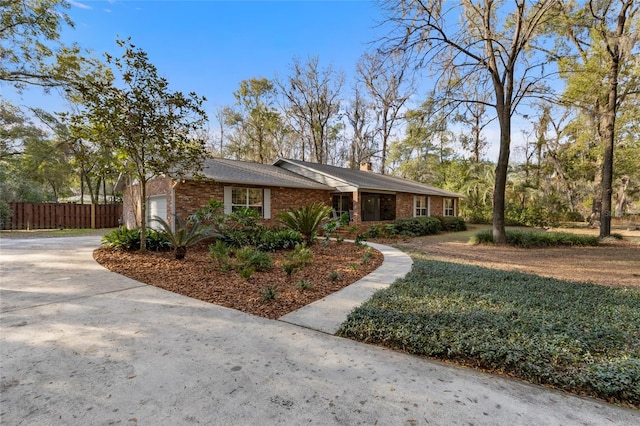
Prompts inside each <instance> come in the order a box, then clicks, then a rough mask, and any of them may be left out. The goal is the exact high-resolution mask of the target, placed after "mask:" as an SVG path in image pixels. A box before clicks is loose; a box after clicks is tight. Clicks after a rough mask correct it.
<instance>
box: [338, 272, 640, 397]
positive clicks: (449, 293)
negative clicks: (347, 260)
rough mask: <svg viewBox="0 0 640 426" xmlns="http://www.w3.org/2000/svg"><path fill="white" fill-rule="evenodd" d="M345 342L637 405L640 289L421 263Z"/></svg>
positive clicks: (344, 329) (361, 317)
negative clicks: (457, 362) (453, 362)
mask: <svg viewBox="0 0 640 426" xmlns="http://www.w3.org/2000/svg"><path fill="white" fill-rule="evenodd" d="M338 334H339V335H341V336H344V337H350V338H353V339H357V340H361V341H363V342H367V343H373V344H383V345H385V346H388V347H391V348H395V349H399V350H402V351H407V352H409V353H413V354H418V355H425V356H429V357H437V358H442V359H450V360H461V361H463V362H471V363H473V364H474V365H477V366H478V367H480V368H483V369H488V370H494V371H501V372H505V373H507V374H510V375H514V376H517V377H520V378H522V379H524V380H527V381H531V382H533V383H540V384H546V385H551V386H555V387H559V388H563V389H566V390H569V391H573V392H577V393H581V394H582V393H584V394H589V395H593V396H595V397H599V398H604V399H615V400H618V401H622V402H627V403H631V404H635V405H638V404H640V386H639V385H638V384H639V383H640V381H639V378H640V291H639V290H637V289H630V288H610V287H605V286H598V285H592V284H588V283H576V282H567V281H561V280H556V279H552V278H543V277H539V276H536V275H530V274H524V273H519V272H509V271H498V270H492V269H488V268H482V267H477V266H469V265H462V264H456V263H448V262H438V261H431V260H429V261H418V262H416V263H415V264H414V267H413V270H412V272H411V273H409V274H408V275H407V276H406V277H405V278H404V279H401V280H398V281H396V282H395V283H394V284H392V285H391V287H389V288H388V289H386V290H382V291H379V292H377V293H376V294H375V295H374V296H373V297H372V298H371V299H370V300H369V301H368V302H366V303H365V304H363V305H362V306H361V307H359V308H357V309H355V310H354V311H353V312H352V313H351V314H350V315H349V317H348V319H347V321H346V322H345V323H344V324H342V326H341V328H340V330H339V332H338Z"/></svg>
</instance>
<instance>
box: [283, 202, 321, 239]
mask: <svg viewBox="0 0 640 426" xmlns="http://www.w3.org/2000/svg"><path fill="white" fill-rule="evenodd" d="M329 213H331V206H327V205H326V204H324V203H312V204H309V205H308V206H305V207H301V208H299V209H297V210H289V211H286V212H280V213H279V214H278V219H279V220H280V222H281V223H282V224H283V225H284V226H286V227H287V228H290V229H293V230H294V231H298V232H300V234H302V236H303V238H304V240H305V242H306V243H307V244H308V245H311V244H313V242H314V241H315V239H316V236H317V234H318V230H319V229H320V226H321V225H322V222H323V221H324V220H325V219H326V218H327V217H328V216H329Z"/></svg>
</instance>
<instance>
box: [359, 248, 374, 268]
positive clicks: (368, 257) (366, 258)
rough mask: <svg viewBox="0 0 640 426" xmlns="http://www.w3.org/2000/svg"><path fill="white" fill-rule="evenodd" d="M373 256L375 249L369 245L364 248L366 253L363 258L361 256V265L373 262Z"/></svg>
mask: <svg viewBox="0 0 640 426" xmlns="http://www.w3.org/2000/svg"><path fill="white" fill-rule="evenodd" d="M372 256H373V249H372V248H371V247H369V246H367V247H365V248H364V254H363V255H362V258H360V264H361V265H368V264H369V262H371V257H372Z"/></svg>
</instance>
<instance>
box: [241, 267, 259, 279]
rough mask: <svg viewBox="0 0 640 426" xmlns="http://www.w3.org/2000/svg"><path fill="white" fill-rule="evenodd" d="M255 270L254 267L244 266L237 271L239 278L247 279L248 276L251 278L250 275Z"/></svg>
mask: <svg viewBox="0 0 640 426" xmlns="http://www.w3.org/2000/svg"><path fill="white" fill-rule="evenodd" d="M255 271H256V268H255V267H253V266H245V267H244V268H242V269H240V270H239V271H238V275H240V277H241V278H243V279H245V280H248V279H249V278H251V275H253V273H254V272H255Z"/></svg>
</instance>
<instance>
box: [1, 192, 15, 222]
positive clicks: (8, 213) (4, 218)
mask: <svg viewBox="0 0 640 426" xmlns="http://www.w3.org/2000/svg"><path fill="white" fill-rule="evenodd" d="M12 216H13V211H12V210H11V206H9V203H7V202H6V201H5V200H4V199H0V229H4V227H5V224H7V223H8V222H9V221H10V220H11V217H12Z"/></svg>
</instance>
